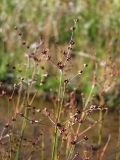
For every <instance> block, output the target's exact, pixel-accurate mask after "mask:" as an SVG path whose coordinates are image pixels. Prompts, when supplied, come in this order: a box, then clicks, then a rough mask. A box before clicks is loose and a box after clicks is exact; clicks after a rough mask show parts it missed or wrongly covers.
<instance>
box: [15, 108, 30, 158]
mask: <svg viewBox="0 0 120 160" xmlns="http://www.w3.org/2000/svg"><path fill="white" fill-rule="evenodd" d="M26 116H27V110H26V109H25V117H26ZM25 128H26V118H24V119H23V123H22V129H21V134H20V142H19V146H18V148H17V153H16V158H15V159H16V160H19V156H20V150H21V145H22V140H23V135H24V132H25Z"/></svg>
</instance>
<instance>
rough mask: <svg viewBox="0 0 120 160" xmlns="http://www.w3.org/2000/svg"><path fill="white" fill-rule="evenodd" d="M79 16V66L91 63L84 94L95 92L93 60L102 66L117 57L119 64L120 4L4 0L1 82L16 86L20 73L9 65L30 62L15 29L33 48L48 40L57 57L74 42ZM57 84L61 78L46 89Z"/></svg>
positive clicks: (0, 9)
mask: <svg viewBox="0 0 120 160" xmlns="http://www.w3.org/2000/svg"><path fill="white" fill-rule="evenodd" d="M74 18H78V19H79V23H78V26H77V29H76V32H75V35H74V38H75V47H74V50H73V53H74V56H75V57H77V58H76V59H75V60H74V62H75V66H76V68H77V69H79V68H80V66H82V64H84V63H88V64H89V67H88V69H87V71H86V73H85V74H84V77H83V78H82V79H81V83H82V84H83V85H82V86H84V90H85V91H86V92H88V91H89V89H90V88H89V86H90V85H89V84H90V83H91V79H92V74H93V73H92V68H93V61H95V60H96V61H98V62H99V63H100V66H102V64H103V63H104V61H105V60H106V59H108V57H109V56H111V57H112V59H113V61H115V62H116V63H117V64H118V66H119V64H120V56H119V54H120V0H30V1H29V0H1V1H0V80H3V81H7V83H12V81H13V80H14V77H15V74H16V71H15V70H14V69H11V67H9V66H11V65H12V66H13V67H14V66H16V65H18V66H19V64H22V63H23V62H24V61H25V49H24V48H23V47H22V46H21V45H20V43H19V39H18V37H17V36H16V32H15V29H14V27H15V26H18V27H19V28H20V30H21V31H22V33H23V35H24V39H25V40H26V41H27V42H28V43H29V44H30V45H31V46H32V45H33V44H35V43H36V42H37V41H38V40H39V39H40V38H42V39H43V40H44V43H45V45H46V46H47V47H49V48H50V50H51V52H52V53H53V54H54V55H55V56H56V55H57V54H58V53H59V52H60V50H61V49H63V48H64V47H65V46H66V45H67V44H68V42H69V39H70V35H71V34H70V27H71V25H72V24H73V19H74ZM78 57H79V58H78ZM75 70H76V69H75ZM73 72H74V71H73ZM98 74H99V71H98ZM71 75H72V73H71ZM118 80H119V78H118ZM56 85H57V81H56V79H49V81H48V83H47V84H46V86H45V88H44V89H47V88H50V87H52V88H54V87H55V86H56Z"/></svg>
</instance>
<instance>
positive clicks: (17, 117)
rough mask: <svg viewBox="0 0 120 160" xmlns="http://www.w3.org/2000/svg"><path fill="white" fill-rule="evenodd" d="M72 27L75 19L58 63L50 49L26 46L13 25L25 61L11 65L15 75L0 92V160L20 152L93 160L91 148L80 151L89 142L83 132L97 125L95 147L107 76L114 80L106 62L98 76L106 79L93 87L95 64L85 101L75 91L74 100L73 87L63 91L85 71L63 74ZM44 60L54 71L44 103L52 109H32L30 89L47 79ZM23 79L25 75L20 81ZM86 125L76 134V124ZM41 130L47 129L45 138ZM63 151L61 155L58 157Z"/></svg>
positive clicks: (33, 95)
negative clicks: (1, 120) (4, 116)
mask: <svg viewBox="0 0 120 160" xmlns="http://www.w3.org/2000/svg"><path fill="white" fill-rule="evenodd" d="M77 23H78V19H75V20H74V24H73V26H72V27H71V28H70V32H71V37H70V40H69V42H68V46H67V47H66V49H65V50H64V51H63V54H62V56H61V57H62V59H60V60H59V61H57V62H56V61H54V60H53V58H52V55H51V54H50V50H49V49H48V48H47V47H45V46H43V42H42V41H41V40H39V41H38V42H36V45H35V46H34V47H31V46H30V45H28V43H27V42H26V41H25V40H24V39H23V34H22V31H20V30H19V28H18V27H15V30H16V33H17V34H18V37H19V38H20V42H21V45H22V47H24V48H25V49H26V50H27V51H26V53H25V58H26V63H25V66H24V65H16V66H14V68H13V69H14V70H15V72H16V73H17V75H18V77H17V78H16V83H15V84H14V85H13V91H12V93H11V94H7V93H6V91H4V90H2V93H1V97H3V96H4V97H5V98H7V100H8V121H7V123H6V124H5V125H4V126H3V129H2V132H1V135H0V145H1V148H2V151H1V150H0V155H1V158H2V159H10V160H13V159H15V160H19V159H22V156H24V154H25V155H26V159H32V157H34V156H33V155H34V154H35V155H37V156H38V157H39V158H38V157H37V159H42V160H43V159H44V158H46V155H49V156H50V158H49V159H51V160H60V159H65V160H77V159H79V158H81V159H83V160H88V159H89V160H90V159H91V160H92V159H93V154H92V149H91V151H90V153H88V151H86V149H85V144H86V143H87V142H88V141H89V137H88V136H87V132H88V131H89V130H91V129H92V128H94V127H95V126H97V125H98V124H100V125H99V138H98V141H99V142H98V144H99V145H100V143H101V138H102V135H101V130H102V120H103V114H104V113H105V111H106V110H107V107H106V105H105V103H104V101H103V93H105V92H106V91H107V90H109V88H110V86H111V82H112V80H113V77H115V76H114V74H113V70H114V69H115V68H114V67H115V66H112V67H111V68H112V69H110V66H111V63H110V64H106V67H105V71H104V75H105V76H109V77H110V79H109V80H107V79H106V78H105V77H104V79H102V80H101V83H98V80H97V77H96V76H97V74H96V71H97V64H95V67H94V70H93V81H92V85H91V89H90V92H89V94H88V97H87V98H85V96H84V94H83V93H79V98H77V92H78V91H77V89H76V90H69V88H70V83H71V82H72V81H73V80H74V79H75V78H76V77H81V76H82V75H83V74H84V72H85V70H86V69H87V67H88V64H83V67H82V68H81V69H80V70H79V71H77V72H76V74H75V75H74V76H72V77H71V78H70V77H66V76H65V70H66V68H67V66H68V64H70V63H71V61H72V50H73V47H74V45H75V40H74V33H75V31H76V28H77ZM45 61H46V62H47V63H50V64H52V65H53V66H54V67H55V68H56V69H57V70H58V72H59V73H58V74H57V76H58V79H59V87H58V89H57V90H56V92H55V93H54V92H52V91H51V92H52V93H51V95H50V100H51V102H50V103H51V104H52V103H53V106H54V107H52V108H50V107H49V106H47V107H46V106H34V100H35V98H36V97H38V96H40V95H39V94H40V92H39V89H37V88H36V87H35V86H36V84H37V85H39V87H43V86H44V85H45V84H46V82H47V80H49V79H48V77H49V73H48V72H47V71H45V67H44V63H45ZM107 74H108V75H107ZM26 75H29V76H28V77H26ZM1 85H2V84H1ZM96 87H98V88H100V89H99V91H100V92H99V97H100V103H95V102H94V100H93V99H94V97H93V93H94V90H95V88H96ZM15 92H17V98H15V96H14V93H15ZM57 93H58V94H57ZM10 104H13V107H14V112H13V113H12V116H11V113H10V110H9V105H10ZM96 111H99V112H100V117H99V118H98V119H97V120H96V119H93V118H92V113H93V112H96ZM86 122H87V123H88V126H87V127H86V128H85V129H84V130H82V129H81V128H82V127H81V126H83V125H84V124H85V123H86ZM41 131H42V132H41ZM46 131H47V132H48V131H49V132H48V133H47V135H46ZM6 133H7V134H6ZM28 133H29V134H28ZM46 139H47V140H46ZM4 140H6V142H5V141H4ZM46 141H47V143H48V141H49V149H48V150H46V146H47V145H48V144H47V143H46ZM77 145H82V146H83V153H82V155H80V153H79V150H78V151H76V146H77ZM107 146H108V143H107V145H106V147H107ZM106 147H105V150H106ZM91 148H93V147H91ZM48 152H49V153H48ZM63 152H64V156H63V155H62V154H63ZM104 152H105V151H103V152H102V153H104ZM20 157H21V158H20ZM101 157H102V156H101ZM23 159H24V158H23ZM47 159H48V158H47ZM101 160H102V158H101Z"/></svg>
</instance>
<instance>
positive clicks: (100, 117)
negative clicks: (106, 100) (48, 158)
mask: <svg viewBox="0 0 120 160" xmlns="http://www.w3.org/2000/svg"><path fill="white" fill-rule="evenodd" d="M99 121H100V123H99V130H98V132H99V133H98V145H99V146H100V145H101V142H102V128H103V112H102V110H100V113H99Z"/></svg>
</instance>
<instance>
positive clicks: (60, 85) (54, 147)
mask: <svg viewBox="0 0 120 160" xmlns="http://www.w3.org/2000/svg"><path fill="white" fill-rule="evenodd" d="M62 77H63V72H62V71H61V72H60V84H59V92H58V99H59V101H58V111H57V119H56V124H57V123H58V122H59V117H60V108H61V106H60V100H61V92H62ZM58 138H59V132H58V129H57V125H56V127H55V137H54V146H53V151H52V160H56V159H57V150H58Z"/></svg>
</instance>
